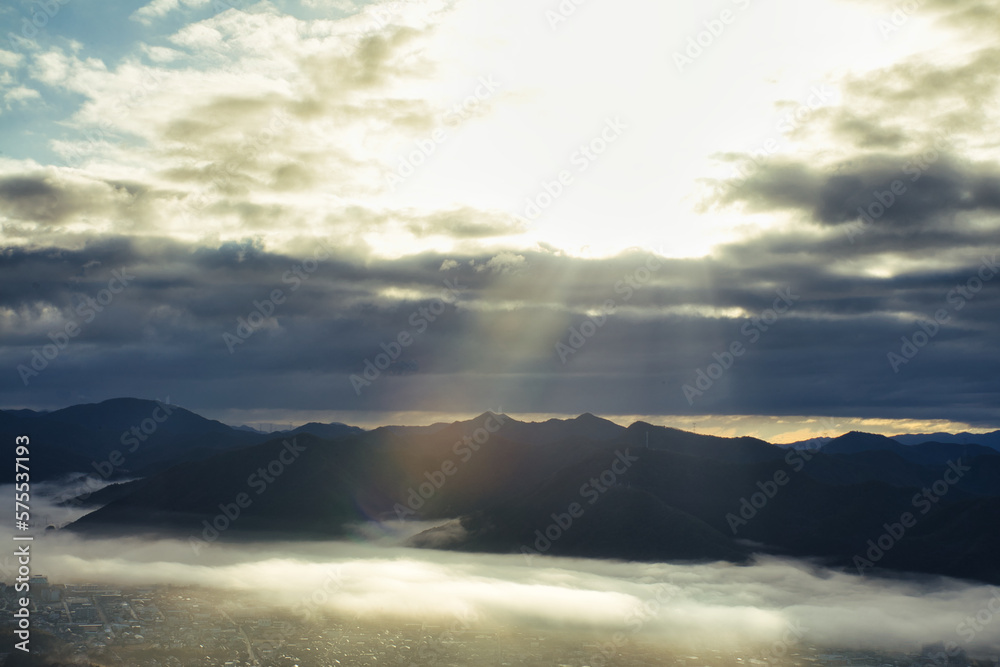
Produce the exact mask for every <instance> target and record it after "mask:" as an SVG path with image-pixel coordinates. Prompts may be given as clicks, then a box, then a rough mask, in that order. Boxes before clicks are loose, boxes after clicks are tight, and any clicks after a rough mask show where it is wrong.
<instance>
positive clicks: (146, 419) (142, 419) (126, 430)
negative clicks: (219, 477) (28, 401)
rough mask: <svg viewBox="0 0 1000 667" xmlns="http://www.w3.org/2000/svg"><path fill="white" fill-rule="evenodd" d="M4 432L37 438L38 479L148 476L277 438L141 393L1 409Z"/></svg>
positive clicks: (348, 430) (318, 430) (334, 427)
mask: <svg viewBox="0 0 1000 667" xmlns="http://www.w3.org/2000/svg"><path fill="white" fill-rule="evenodd" d="M0 431H2V432H4V433H11V434H18V435H21V434H28V435H30V437H31V440H32V442H33V443H34V444H36V445H39V446H37V447H34V448H32V451H31V458H32V464H33V469H32V471H31V472H32V479H33V480H35V481H44V480H56V479H60V478H62V477H65V476H66V475H68V474H70V473H80V472H85V473H91V474H94V475H98V476H100V477H103V478H105V479H109V480H116V479H122V478H127V477H136V476H146V475H150V474H152V473H155V472H157V471H159V470H164V469H166V468H168V467H170V466H172V465H176V464H178V463H182V462H185V461H197V460H201V459H205V458H208V457H210V456H212V455H214V454H218V453H219V452H223V451H227V450H231V449H239V448H242V447H248V446H250V445H254V444H258V443H261V442H265V441H267V440H270V439H272V438H274V437H275V435H274V434H271V433H260V432H257V431H254V430H253V429H250V428H239V427H232V426H228V425H226V424H223V423H222V422H219V421H215V420H213V419H206V418H204V417H202V416H200V415H197V414H195V413H194V412H191V411H189V410H185V409H184V408H181V407H179V406H176V405H169V404H166V403H161V402H159V401H150V400H144V399H137V398H116V399H111V400H107V401H103V402H101V403H89V404H84V405H74V406H71V407H68V408H64V409H62V410H55V411H52V412H36V411H34V410H0ZM361 432H362V429H360V428H358V427H356V426H347V425H345V424H337V423H334V424H315V423H313V424H306V425H304V426H300V427H298V428H297V429H295V430H294V431H292V432H291V433H313V434H315V435H318V436H320V437H324V438H336V437H340V436H342V435H348V434H353V433H361ZM12 474H13V473H12V472H11V473H9V474H8V479H9V481H13V477H12Z"/></svg>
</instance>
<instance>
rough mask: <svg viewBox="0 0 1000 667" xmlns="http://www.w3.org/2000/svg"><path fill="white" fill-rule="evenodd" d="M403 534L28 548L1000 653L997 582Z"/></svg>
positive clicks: (342, 603) (75, 565) (293, 584)
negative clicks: (457, 546) (471, 549)
mask: <svg viewBox="0 0 1000 667" xmlns="http://www.w3.org/2000/svg"><path fill="white" fill-rule="evenodd" d="M411 532H412V529H411V530H399V531H397V532H395V533H394V534H393V533H388V534H383V535H382V537H378V536H377V535H376V536H375V539H374V540H373V541H372V542H368V543H361V542H305V543H299V542H296V543H273V542H272V543H266V544H264V543H256V544H249V545H248V544H239V545H233V544H222V543H214V544H211V545H208V546H206V545H205V543H204V542H200V543H199V547H200V548H199V549H198V553H195V548H193V547H192V544H190V543H188V542H186V541H183V540H156V541H150V540H140V539H117V540H108V541H104V540H91V539H81V538H77V537H74V536H71V535H69V534H64V533H50V534H49V535H46V536H44V539H38V540H36V541H35V543H34V547H33V551H34V559H33V562H32V565H33V568H32V569H33V571H34V572H35V573H42V574H45V575H47V576H48V577H49V579H50V581H52V582H53V583H84V582H90V583H107V584H113V585H117V586H130V585H135V586H138V585H151V584H177V585H194V586H206V587H211V588H216V589H224V590H225V589H228V590H233V591H240V592H251V593H254V592H255V593H259V594H260V596H261V600H262V603H265V604H275V605H280V606H282V607H285V608H287V609H289V610H298V611H300V612H301V611H303V610H304V609H307V610H316V609H317V608H321V609H322V610H323V611H325V612H333V613H338V614H344V615H347V616H348V617H350V618H363V619H371V620H378V619H379V618H386V619H387V620H388V621H389V622H398V621H400V620H408V621H416V622H421V621H423V620H428V619H434V620H437V621H439V622H448V621H449V620H454V619H475V622H476V623H481V624H484V625H490V624H494V623H500V624H522V625H528V626H531V627H536V628H537V627H543V626H544V627H550V628H559V629H564V630H586V631H588V632H589V633H591V634H593V633H607V635H608V637H610V636H611V635H612V634H613V633H615V632H622V633H625V635H626V636H629V637H633V636H634V637H636V638H642V639H646V640H649V639H656V640H661V641H664V642H667V643H669V644H671V645H673V646H675V647H677V648H682V647H685V648H686V647H691V648H694V647H705V646H710V647H716V648H717V647H724V646H748V645H766V644H770V643H772V642H780V641H782V640H787V639H788V638H789V637H791V638H795V637H797V636H801V641H804V642H807V643H812V644H818V645H823V646H844V647H880V648H885V649H904V650H913V649H917V648H919V647H920V646H922V645H925V644H928V643H931V642H933V641H943V642H954V643H955V644H957V645H958V646H960V647H962V648H964V649H965V650H967V651H969V652H970V653H974V654H980V655H984V654H987V655H995V654H996V653H997V651H998V649H1000V613H994V612H1000V589H998V588H996V587H990V586H982V585H976V584H971V583H966V582H960V581H955V580H949V579H927V578H923V579H920V580H916V579H913V580H905V579H896V580H888V579H880V578H874V577H871V576H868V577H859V576H854V575H848V574H843V573H838V572H833V571H830V570H826V569H823V568H818V567H814V566H813V565H811V564H808V563H803V562H801V561H791V560H780V559H775V558H765V559H761V560H759V561H758V562H756V563H755V564H754V565H752V566H736V565H731V564H727V563H713V564H649V563H621V562H610V561H595V560H581V559H565V558H548V557H532V558H530V560H529V558H528V557H525V556H522V555H486V554H467V553H451V552H440V551H432V550H417V549H410V548H406V547H403V546H398V545H397V544H393V542H394V541H398V539H401V538H404V537H406V536H407V535H409V534H410V533H411ZM393 535H395V537H394V536H393ZM369 537H372V535H371V534H370V535H369ZM4 570H5V571H4V573H3V574H4V577H5V578H6V579H7V580H8V581H9V580H10V577H11V573H10V568H9V567H5V568H4ZM311 600H312V601H311ZM313 601H315V603H318V604H314V602H313ZM977 615H978V618H979V620H978V621H976V617H977ZM994 616H997V617H998V618H995V619H994ZM970 617H971V618H970ZM314 618H316V617H315V616H314ZM970 620H971V621H972V622H971V623H970ZM984 621H985V622H984Z"/></svg>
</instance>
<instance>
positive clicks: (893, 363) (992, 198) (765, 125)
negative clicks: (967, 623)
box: [0, 0, 1000, 440]
mask: <svg viewBox="0 0 1000 667" xmlns="http://www.w3.org/2000/svg"><path fill="white" fill-rule="evenodd" d="M677 5H681V3H649V2H639V1H637V0H620V1H619V2H615V3H611V2H607V1H606V0H589V1H588V2H583V3H580V4H579V5H577V4H576V3H575V2H572V1H571V0H563V1H562V2H558V1H556V0H541V1H539V0H532V1H527V0H503V1H500V0H475V1H466V0H453V1H446V0H433V1H431V0H428V1H426V2H424V1H412V2H376V3H358V2H353V1H351V0H328V1H324V0H299V1H291V0H289V1H275V2H257V3H255V2H252V1H250V0H246V1H244V0H232V2H224V1H223V0H153V1H152V2H149V3H146V2H141V1H139V2H124V1H112V0H108V1H105V2H95V1H91V0H49V1H48V2H47V3H46V2H42V3H39V2H28V1H26V0H14V1H12V2H8V3H5V4H4V5H3V7H2V8H0V28H2V30H0V35H2V36H0V67H2V73H0V128H2V133H0V137H2V142H0V144H2V145H0V235H2V241H0V405H2V406H4V407H29V408H35V409H53V408H59V407H64V406H66V405H70V404H75V403H83V402H95V401H100V400H104V399H107V398H112V397H119V396H137V397H144V398H159V399H161V400H170V401H171V402H172V403H175V404H179V405H183V406H184V407H186V408H189V409H191V410H194V411H196V412H199V413H200V414H204V415H206V416H210V417H216V418H220V419H224V420H226V421H228V422H230V423H236V424H238V423H244V422H261V421H268V422H293V423H302V422H304V421H309V420H312V419H317V420H321V421H333V420H337V421H350V422H352V423H362V424H363V425H370V424H375V423H383V422H385V421H396V420H397V418H406V419H407V420H408V421H409V422H410V423H421V422H423V423H426V422H429V421H433V420H434V419H437V418H439V417H442V416H443V417H448V416H463V415H472V414H478V413H481V412H483V411H485V410H498V411H499V410H502V411H504V412H507V413H509V414H514V415H576V414H580V413H582V412H587V411H589V412H592V413H595V414H598V415H608V416H617V417H616V418H617V419H618V420H619V421H624V422H627V421H628V420H629V419H630V418H631V417H635V416H643V417H644V418H647V419H651V420H656V422H657V423H665V424H672V425H678V426H679V427H683V428H688V427H689V426H692V425H695V426H696V427H697V428H698V430H699V431H713V432H719V433H726V434H733V435H736V434H741V433H748V434H757V435H767V436H769V437H772V436H773V437H775V438H779V439H784V440H789V439H792V438H793V437H808V436H810V435H818V434H831V433H830V431H831V429H833V430H839V431H840V432H843V431H844V430H849V429H848V428H846V427H847V426H851V427H853V426H857V425H860V426H865V427H866V428H865V429H864V430H876V431H878V432H904V431H933V430H961V429H972V430H980V431H984V430H993V429H996V428H1000V400H998V398H1000V396H998V394H1000V381H998V380H997V378H998V377H1000V374H998V371H1000V348H998V336H997V335H996V334H997V325H996V323H997V321H998V320H1000V318H998V315H1000V296H998V294H1000V291H998V286H1000V278H998V275H1000V266H998V265H997V246H998V245H1000V242H998V241H1000V236H998V231H1000V217H998V212H1000V164H998V154H997V144H996V139H995V137H996V136H998V132H997V130H998V129H1000V128H998V124H1000V104H998V102H1000V91H998V88H997V84H998V73H1000V66H998V65H1000V49H998V48H997V46H996V44H995V36H996V34H997V29H998V27H1000V3H998V2H983V1H978V0H977V1H975V2H973V1H971V0H949V1H947V2H946V1H945V0H920V1H918V0H914V1H913V2H910V3H900V2H892V1H888V0H876V1H874V2H872V1H869V2H864V3H862V2H860V1H855V0H837V1H834V0H810V2H807V3H804V2H801V1H799V2H796V1H794V0H769V1H768V2H758V1H757V0H725V1H715V2H709V3H684V6H677ZM737 431H740V432H741V433H737ZM833 434H835V433H833Z"/></svg>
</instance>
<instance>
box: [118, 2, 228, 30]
mask: <svg viewBox="0 0 1000 667" xmlns="http://www.w3.org/2000/svg"><path fill="white" fill-rule="evenodd" d="M211 2H212V0H183V4H184V6H185V7H190V8H199V7H204V6H206V5H209V4H211ZM225 4H228V3H225ZM180 7H181V0H153V1H152V2H150V3H149V4H148V5H143V6H142V7H140V8H139V9H137V10H135V11H134V12H132V15H131V16H130V17H129V18H131V19H132V20H133V21H138V22H139V23H143V24H145V25H147V26H148V25H151V24H152V23H153V21H155V20H156V19H161V18H163V17H164V16H166V15H167V14H169V13H171V12H173V11H175V10H177V9H180Z"/></svg>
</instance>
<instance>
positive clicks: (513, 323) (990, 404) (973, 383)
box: [0, 238, 1000, 425]
mask: <svg viewBox="0 0 1000 667" xmlns="http://www.w3.org/2000/svg"><path fill="white" fill-rule="evenodd" d="M784 243H785V245H784V246H782V245H781V244H780V243H778V241H777V240H775V239H773V238H772V239H769V240H767V241H761V240H758V241H755V242H748V243H747V244H746V245H745V246H744V245H740V244H735V245H731V246H727V247H725V248H724V249H723V251H722V252H720V253H718V254H717V255H716V256H715V257H714V258H705V259H697V260H696V259H683V260H667V259H663V258H658V259H654V260H652V261H651V260H650V256H649V255H648V254H647V253H644V252H631V253H625V254H623V255H620V256H618V257H614V258H609V259H603V260H586V259H576V258H569V257H565V256H558V255H554V254H551V253H547V252H524V251H522V252H521V253H520V254H519V256H520V257H522V258H523V261H522V262H519V263H518V269H517V271H513V272H507V273H504V272H494V271H477V270H476V269H477V267H482V266H488V265H489V263H490V260H491V259H493V258H491V257H490V256H488V255H487V256H464V255H441V254H437V253H427V254H423V255H417V256H413V257H409V258H404V259H396V260H374V259H370V258H369V259H367V260H364V261H362V260H359V259H357V258H355V257H353V256H351V255H350V254H342V253H340V252H338V251H336V250H335V249H333V248H331V247H330V246H327V245H326V244H324V245H320V244H318V243H317V244H316V245H315V246H314V247H313V249H311V250H308V251H305V252H303V253H301V254H300V255H299V256H289V255H281V254H275V253H272V252H268V251H267V250H266V249H264V248H263V247H262V246H260V245H259V244H255V243H253V242H245V243H229V244H224V245H222V246H220V247H216V248H207V247H194V246H188V245H185V244H182V243H179V242H172V241H165V240H164V241H159V242H155V243H142V244H140V243H136V242H126V241H114V242H110V241H109V242H103V243H99V244H91V245H90V246H88V247H86V248H84V249H82V250H78V251H70V250H54V249H48V250H34V251H28V250H8V251H6V252H5V253H4V255H3V256H2V257H0V285H2V288H0V314H2V319H0V322H2V327H3V328H2V334H0V342H2V344H3V350H2V352H0V368H3V369H6V371H5V372H4V373H3V374H0V400H2V403H3V404H5V405H25V404H28V405H36V406H59V405H63V404H65V403H69V402H79V401H80V400H83V399H86V400H96V399H100V398H107V397H109V396H117V395H126V394H131V395H139V396H165V395H171V396H173V397H182V398H181V399H180V400H183V402H184V404H187V405H189V406H192V407H201V408H202V409H228V408H241V409H250V408H254V407H260V408H263V407H267V408H284V409H345V410H346V409H371V410H405V409H431V410H434V409H440V406H441V405H448V406H449V408H450V409H454V410H457V411H460V410H469V411H475V410H481V409H485V407H493V408H497V407H499V406H501V405H502V406H504V407H505V408H506V409H508V410H512V411H533V412H537V411H553V412H580V411H582V410H591V411H594V412H598V413H600V412H604V413H616V414H621V413H631V414H635V413H647V414H658V413H666V414H670V413H674V414H684V413H688V414H705V413H709V412H712V413H720V414H803V413H807V414H838V415H843V416H849V415H850V416H872V417H914V418H930V417H940V418H952V419H962V420H966V421H970V422H973V423H983V424H986V425H995V424H996V422H997V420H998V419H1000V414H998V411H997V408H996V405H997V401H996V392H997V388H996V382H995V378H996V376H997V373H998V371H1000V365H998V364H1000V361H998V360H1000V348H998V342H997V341H996V339H995V336H993V335H991V333H990V332H991V329H992V326H993V323H995V322H996V321H997V319H998V318H1000V291H998V289H1000V278H997V279H996V280H992V279H991V280H986V281H984V282H983V283H981V284H979V285H972V286H975V287H978V289H977V290H976V292H975V293H969V298H965V297H963V298H962V299H961V300H960V301H961V302H962V304H963V305H962V307H961V308H960V309H959V308H956V305H955V304H956V303H958V302H959V300H957V297H955V296H954V294H952V299H951V300H949V294H950V293H951V292H952V291H953V290H955V288H956V287H960V286H969V285H970V283H969V280H970V279H971V278H974V277H975V276H976V275H977V273H978V272H979V271H980V270H981V269H982V263H983V255H984V251H983V250H982V248H979V249H976V248H968V249H967V250H963V251H961V254H962V257H963V258H964V261H962V262H959V263H958V264H956V265H955V266H952V267H949V268H935V267H933V266H928V267H925V268H922V269H919V270H916V269H914V270H910V271H906V272H901V273H899V274H898V275H894V276H892V277H888V278H878V277H874V276H870V275H856V274H851V273H844V272H842V271H838V270H837V269H836V267H835V266H833V265H831V264H830V263H829V262H824V261H818V258H817V257H816V256H813V255H810V254H809V253H808V252H800V251H799V250H797V249H796V248H795V245H794V242H793V241H792V240H789V239H784ZM841 243H843V244H844V245H849V244H847V243H846V241H841ZM328 252H329V254H327V253H328ZM956 252H958V251H956ZM992 257H993V253H992V252H990V253H987V257H986V259H987V260H991V258H992ZM313 261H315V264H313V263H312V262H313ZM991 261H995V260H991ZM443 265H444V266H446V267H449V268H448V269H447V270H442V267H443ZM643 267H647V268H646V270H645V271H644V270H643ZM648 267H654V268H653V270H648ZM114 270H125V271H127V272H128V273H129V274H132V275H134V276H135V280H134V281H132V283H131V284H130V285H129V287H128V288H127V289H125V290H123V291H122V292H121V293H120V294H118V295H117V296H115V298H114V301H113V302H112V303H110V304H109V305H108V306H107V307H106V308H105V309H104V310H103V311H102V312H101V313H99V314H98V316H97V317H95V318H94V319H93V321H92V322H85V321H83V320H82V318H81V317H80V316H79V315H78V312H77V311H76V310H75V309H76V308H78V307H79V304H80V303H82V302H84V301H85V300H86V299H87V298H96V295H97V294H98V293H99V292H100V290H101V289H103V288H104V287H105V286H106V285H107V283H108V280H109V278H110V277H111V276H112V271H114ZM981 275H986V273H983V274H981ZM445 281H448V283H447V284H446V282H445ZM449 285H450V286H451V287H450V288H449ZM965 288H966V289H968V287H965ZM275 290H281V295H282V297H283V298H282V301H281V303H271V305H268V304H267V302H268V301H269V300H270V299H271V297H272V295H273V293H274V291H275ZM780 294H785V295H786V296H788V297H791V298H792V306H791V308H790V309H789V310H788V312H787V313H785V314H784V315H782V316H781V317H779V318H778V319H777V321H776V322H775V321H771V320H770V319H769V318H770V317H771V315H773V313H771V314H768V311H769V309H771V308H773V307H774V305H775V302H776V299H778V298H780ZM608 300H611V301H613V302H614V304H615V312H614V313H613V314H612V315H610V316H607V317H606V318H604V317H601V315H600V312H601V310H602V308H603V307H604V304H605V303H606V302H607V301H608ZM449 301H453V302H454V303H450V302H449ZM432 307H433V308H436V309H437V310H438V311H439V313H440V314H439V315H437V316H434V317H433V319H431V318H430V317H429V316H428V315H427V313H428V312H433V311H430V310H428V309H431V308H432ZM272 308H273V310H272ZM422 309H424V310H422ZM941 309H945V310H946V311H947V313H948V316H949V318H948V320H947V321H946V322H944V323H942V324H940V325H939V327H938V330H937V331H936V333H935V335H934V336H933V337H932V338H931V340H930V342H929V344H927V345H926V346H925V347H922V348H921V349H920V351H919V354H918V355H917V356H916V357H914V358H913V359H912V361H909V362H908V363H906V364H905V365H903V366H902V367H900V368H898V369H897V370H898V372H896V371H895V370H894V369H893V368H892V367H891V365H890V363H889V362H888V361H887V355H888V353H890V352H897V353H898V352H899V348H900V346H901V344H902V343H901V337H909V338H912V336H913V334H914V332H916V331H919V330H920V329H918V326H919V325H918V324H917V320H918V319H923V320H926V321H931V320H933V318H934V314H935V312H936V311H938V310H941ZM255 311H260V312H262V313H264V314H269V315H270V316H269V317H266V318H264V317H263V316H261V318H260V319H261V320H262V321H263V324H262V325H260V326H259V327H258V328H257V329H256V330H255V331H253V333H252V335H250V336H248V337H247V338H246V339H245V340H243V341H242V342H239V343H236V344H234V345H231V346H227V343H226V342H225V340H224V338H223V334H226V333H228V334H231V335H236V334H237V327H238V323H239V322H240V321H241V320H242V321H246V320H247V318H249V317H250V316H251V313H253V312H255ZM265 311H266V312H265ZM54 312H58V313H59V316H55V315H54V314H53V313H54ZM255 317H256V316H255ZM755 317H756V318H758V319H757V320H756V322H757V323H756V324H755V320H754V319H753V318H755ZM760 318H763V319H760ZM70 320H73V321H76V322H77V323H78V324H79V326H80V328H81V333H80V334H79V336H78V337H77V338H75V339H74V340H73V341H72V342H71V343H70V344H69V347H67V349H66V350H65V351H64V352H63V353H61V354H60V356H59V357H58V358H56V359H54V360H53V361H52V362H51V364H50V367H49V368H47V369H46V370H45V371H44V372H43V373H41V374H40V375H39V376H38V377H35V378H32V379H31V382H30V384H29V386H28V387H25V386H24V384H23V383H22V381H21V378H20V377H19V374H18V373H17V371H16V367H17V365H19V364H24V363H27V362H28V360H30V357H31V354H32V350H33V349H38V348H40V347H41V346H42V345H44V344H47V343H48V342H49V338H48V334H49V333H50V332H52V331H59V330H62V327H63V323H64V322H65V321H70ZM588 320H589V321H592V322H596V321H598V320H600V321H601V323H600V324H599V325H586V326H592V328H591V329H587V331H588V332H590V335H588V336H587V337H586V340H585V343H584V344H583V345H582V346H579V348H578V349H576V351H575V352H573V353H571V354H568V355H563V356H565V358H566V362H565V363H563V359H562V358H561V356H560V354H559V353H558V351H557V348H556V343H557V342H561V343H563V344H570V343H571V336H573V331H577V332H579V331H581V330H582V329H585V328H586V326H585V323H586V322H588ZM402 332H406V333H408V334H410V335H411V336H412V337H413V340H414V342H413V343H412V345H410V346H408V347H407V348H406V349H405V350H400V354H399V358H398V360H397V361H398V362H399V363H398V364H396V365H394V366H393V367H391V368H390V369H388V370H386V372H385V373H382V374H380V377H379V378H378V379H377V380H376V381H375V382H373V383H372V385H371V386H366V387H365V388H364V390H363V391H362V392H360V395H359V393H358V392H356V391H355V390H354V387H353V386H352V385H351V383H350V381H349V377H350V376H351V375H352V374H361V373H362V372H363V371H364V369H365V364H366V360H373V359H374V358H375V357H376V355H378V354H380V353H382V352H383V350H385V349H386V348H385V347H383V344H384V345H388V346H390V348H391V345H392V343H393V341H396V340H398V338H399V335H400V333H402ZM734 342H740V343H741V344H742V345H743V346H744V347H745V348H746V352H745V353H744V354H743V355H741V356H740V357H739V358H738V359H735V360H734V363H733V364H731V368H729V369H728V370H727V371H726V373H725V374H724V375H723V376H722V377H721V378H719V379H717V380H715V381H714V382H713V386H712V387H711V388H710V389H709V390H708V391H705V392H704V395H702V396H699V397H697V398H696V400H695V401H693V402H689V401H688V400H687V398H686V396H685V394H684V392H683V387H684V385H686V384H692V383H694V382H695V381H696V377H697V373H698V371H699V370H702V371H704V370H705V369H707V367H708V365H709V364H711V363H713V362H715V360H716V358H717V357H716V356H714V355H724V354H725V352H726V350H728V349H731V346H732V344H733V343H734ZM230 347H232V351H230V349H229V348H230ZM67 387H72V388H73V389H72V390H70V389H67ZM276 388H280V391H275V389H276Z"/></svg>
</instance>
